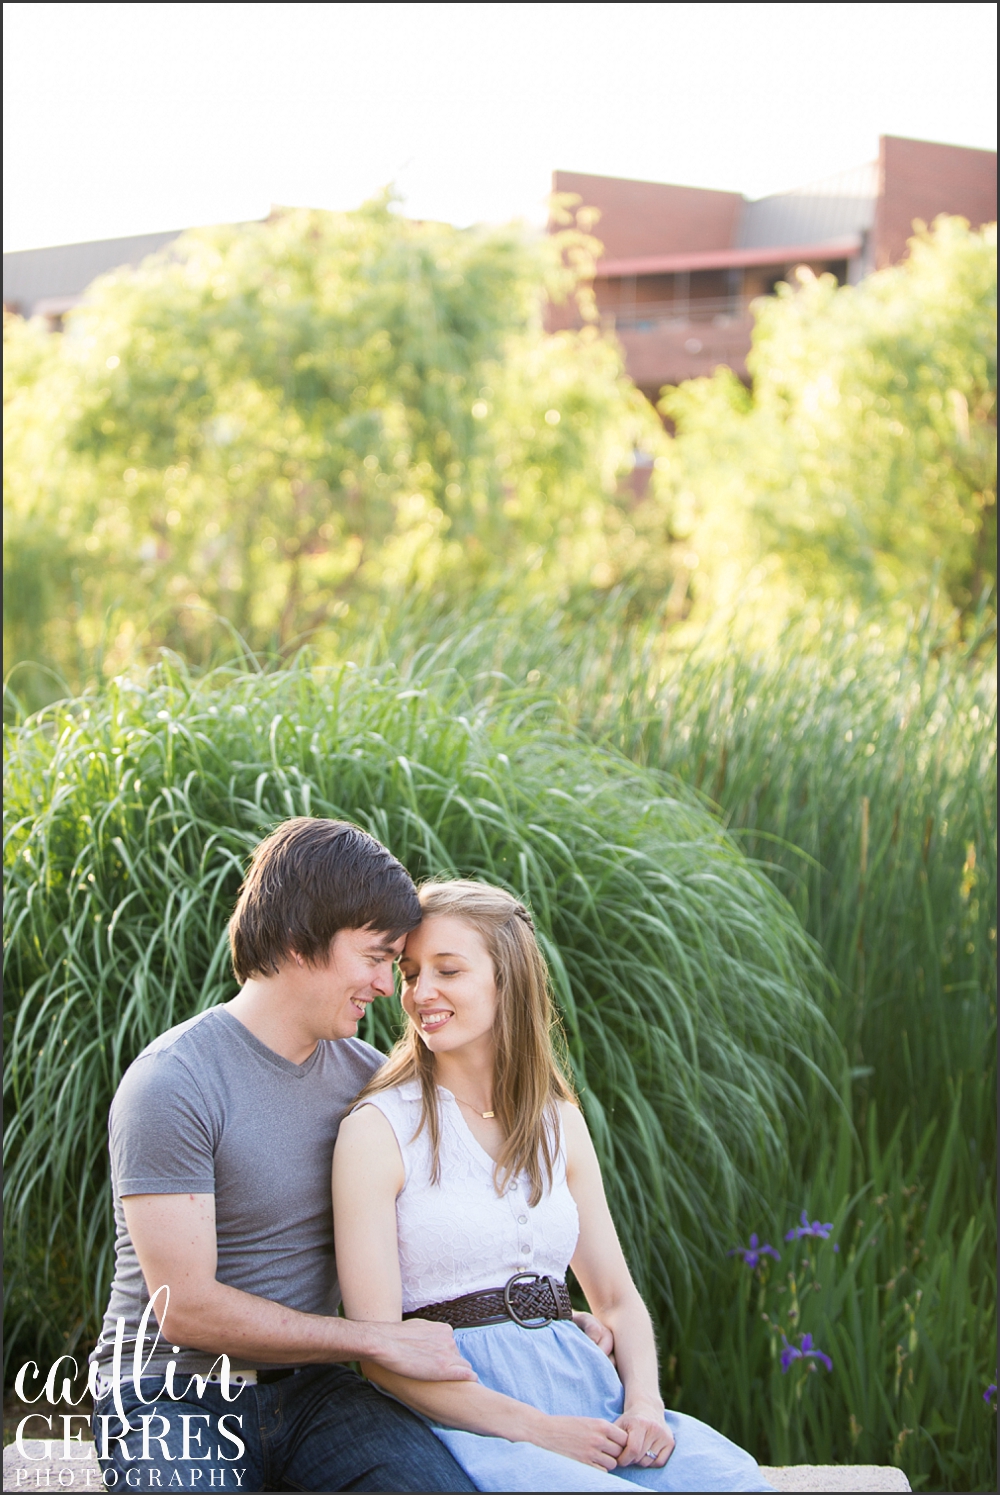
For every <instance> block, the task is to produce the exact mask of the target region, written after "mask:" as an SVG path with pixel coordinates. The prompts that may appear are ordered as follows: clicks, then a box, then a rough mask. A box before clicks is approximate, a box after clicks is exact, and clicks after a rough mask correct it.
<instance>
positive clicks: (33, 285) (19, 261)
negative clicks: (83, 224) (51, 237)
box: [3, 229, 183, 317]
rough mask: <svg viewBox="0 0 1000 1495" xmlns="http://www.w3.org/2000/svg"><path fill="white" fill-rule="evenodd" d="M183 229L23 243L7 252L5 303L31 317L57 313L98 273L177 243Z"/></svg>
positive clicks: (138, 260)
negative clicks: (43, 245)
mask: <svg viewBox="0 0 1000 1495" xmlns="http://www.w3.org/2000/svg"><path fill="white" fill-rule="evenodd" d="M182 232H183V230H182V229H169V230H167V231H165V232H163V233H158V234H134V235H132V236H131V237H130V238H127V239H95V240H93V241H90V242H88V243H84V244H54V245H52V246H51V247H49V248H47V249H20V250H16V251H15V252H14V253H12V254H5V255H4V257H3V301H4V306H7V307H10V308H12V309H14V310H15V311H19V312H21V314H22V315H23V316H26V317H30V316H32V315H34V314H35V313H39V314H42V315H44V314H45V313H49V314H50V315H52V314H57V313H59V312H62V311H66V310H67V309H68V307H70V306H75V305H76V303H77V302H78V301H79V300H80V299H81V297H82V296H83V293H84V291H85V290H86V289H87V287H88V286H89V285H90V283H91V281H92V280H95V279H96V278H97V276H98V275H104V274H105V273H106V272H107V271H108V270H117V269H119V268H120V267H121V266H122V265H138V264H140V263H141V261H142V260H144V259H145V258H146V257H147V255H150V254H154V253H155V252H156V250H158V249H162V248H163V247H164V246H165V245H167V244H171V243H173V241H174V240H175V239H176V238H179V237H180V234H181V233H182Z"/></svg>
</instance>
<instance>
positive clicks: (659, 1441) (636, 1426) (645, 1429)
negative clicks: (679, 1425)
mask: <svg viewBox="0 0 1000 1495" xmlns="http://www.w3.org/2000/svg"><path fill="white" fill-rule="evenodd" d="M615 1426H616V1427H617V1428H618V1429H620V1431H621V1432H623V1433H625V1434H627V1436H628V1442H627V1443H626V1444H625V1447H624V1448H623V1449H622V1451H621V1453H620V1454H619V1455H618V1467H619V1468H620V1469H623V1468H625V1466H626V1465H628V1464H635V1465H637V1466H638V1468H640V1469H662V1468H663V1466H664V1464H665V1463H666V1462H667V1460H668V1459H669V1457H670V1455H671V1454H672V1453H673V1451H674V1435H673V1433H672V1432H671V1431H670V1429H669V1428H668V1427H667V1424H666V1423H665V1422H664V1420H663V1404H662V1402H661V1403H659V1404H656V1403H653V1402H650V1403H648V1404H647V1403H636V1404H634V1405H632V1406H630V1407H627V1408H626V1410H625V1411H624V1412H623V1413H622V1415H621V1416H620V1417H617V1418H616V1419H615Z"/></svg>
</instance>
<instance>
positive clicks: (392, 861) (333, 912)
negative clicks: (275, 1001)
mask: <svg viewBox="0 0 1000 1495" xmlns="http://www.w3.org/2000/svg"><path fill="white" fill-rule="evenodd" d="M419 923H420V904H419V902H418V900H417V892H416V889H415V888H414V886H413V881H412V879H411V877H410V874H409V873H408V872H407V870H406V868H405V867H404V866H402V864H401V863H400V862H397V860H396V858H395V857H394V856H393V855H392V853H391V852H389V851H386V849H385V847H384V846H383V845H382V844H381V842H379V841H376V840H375V837H374V836H370V835H369V834H368V832H367V831H363V830H361V829H360V828H359V827H358V826H356V825H351V824H350V823H349V822H348V821H346V820H311V819H306V818H305V817H301V818H298V819H295V820H286V821H285V822H284V824H283V825H279V826H278V828H277V830H274V831H272V832H271V834H270V835H269V836H268V837H267V838H266V840H264V841H262V842H261V843H260V845H259V846H258V847H257V848H256V850H255V851H254V853H253V856H252V858H251V860H250V866H249V869H248V871H247V875H246V878H245V879H244V882H243V886H242V888H241V889H240V895H239V897H238V898H237V900H236V908H235V909H234V910H233V916H232V918H231V919H230V921H229V948H230V950H231V952H232V957H233V972H234V974H235V976H236V979H237V981H239V982H240V984H241V985H242V983H243V982H244V981H247V980H248V979H249V978H250V977H251V976H274V975H276V974H277V972H278V968H279V965H280V964H281V962H282V961H285V960H288V959H289V958H290V956H291V955H292V954H293V952H294V953H295V954H298V955H301V956H302V958H303V960H306V961H308V962H309V963H310V964H315V963H317V962H319V961H323V960H325V959H326V956H327V954H328V952H329V949H330V944H331V942H332V940H333V937H334V935H335V934H336V933H337V930H338V929H373V930H378V931H379V933H383V932H384V933H385V934H387V935H389V936H390V937H391V938H392V939H398V938H399V936H400V935H401V934H406V933H408V932H409V930H411V929H415V928H416V927H417V925H418V924H419Z"/></svg>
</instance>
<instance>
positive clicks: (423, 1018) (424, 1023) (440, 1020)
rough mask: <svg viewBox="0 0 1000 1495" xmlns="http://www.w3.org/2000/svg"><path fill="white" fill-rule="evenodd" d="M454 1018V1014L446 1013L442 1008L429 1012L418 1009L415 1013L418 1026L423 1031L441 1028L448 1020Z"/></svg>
mask: <svg viewBox="0 0 1000 1495" xmlns="http://www.w3.org/2000/svg"><path fill="white" fill-rule="evenodd" d="M454 1016H455V1014H454V1013H453V1012H448V1011H447V1010H446V1009H444V1008H440V1009H438V1010H437V1011H431V1012H427V1011H424V1010H420V1009H418V1011H417V1019H418V1021H419V1023H420V1026H421V1027H422V1028H424V1029H425V1030H426V1029H431V1028H443V1027H444V1025H445V1023H446V1022H447V1021H448V1020H449V1018H452V1017H454Z"/></svg>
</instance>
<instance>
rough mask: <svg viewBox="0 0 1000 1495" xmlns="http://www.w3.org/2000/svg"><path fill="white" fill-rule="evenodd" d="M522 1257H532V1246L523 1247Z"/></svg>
mask: <svg viewBox="0 0 1000 1495" xmlns="http://www.w3.org/2000/svg"><path fill="white" fill-rule="evenodd" d="M521 1255H522V1256H530V1255H531V1247H530V1246H522V1247H521Z"/></svg>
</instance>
